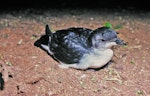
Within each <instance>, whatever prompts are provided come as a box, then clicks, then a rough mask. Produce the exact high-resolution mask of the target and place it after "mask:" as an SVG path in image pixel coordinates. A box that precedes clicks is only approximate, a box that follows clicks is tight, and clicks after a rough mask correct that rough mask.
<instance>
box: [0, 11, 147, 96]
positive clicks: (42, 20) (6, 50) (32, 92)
mask: <svg viewBox="0 0 150 96" xmlns="http://www.w3.org/2000/svg"><path fill="white" fill-rule="evenodd" d="M105 22H110V23H111V24H112V25H113V27H114V26H121V28H119V29H116V31H117V32H119V33H120V34H119V37H120V38H122V39H123V40H125V41H126V42H128V45H127V46H123V47H121V46H116V47H114V48H113V49H114V52H115V54H114V57H113V61H114V62H112V64H110V65H109V66H108V68H103V69H100V70H97V71H90V70H87V71H81V70H75V69H61V68H59V67H58V62H56V61H55V60H53V59H52V58H51V57H50V56H49V55H47V53H46V52H45V51H43V50H41V49H40V48H37V47H35V46H34V42H35V41H36V40H37V39H39V38H40V36H41V35H43V34H44V31H45V25H46V24H49V26H50V27H51V29H52V30H53V31H55V30H59V29H64V28H69V27H86V28H91V29H95V28H98V27H101V26H103V25H104V23H105ZM149 24H150V13H149V12H129V11H127V10H121V11H112V10H88V9H80V10H70V9H66V10H56V9H50V10H46V11H38V10H33V9H27V10H25V11H17V12H16V11H11V12H10V13H9V12H8V13H3V14H1V15H0V65H1V66H0V72H1V73H2V76H1V79H3V80H4V83H2V80H1V84H0V87H1V91H0V96H150V55H149V54H150V43H149V42H150V25H149ZM3 85H4V86H3Z"/></svg>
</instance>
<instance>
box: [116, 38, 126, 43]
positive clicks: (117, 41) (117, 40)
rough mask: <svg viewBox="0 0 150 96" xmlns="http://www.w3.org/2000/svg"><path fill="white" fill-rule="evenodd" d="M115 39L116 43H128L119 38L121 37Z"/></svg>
mask: <svg viewBox="0 0 150 96" xmlns="http://www.w3.org/2000/svg"><path fill="white" fill-rule="evenodd" d="M114 41H115V42H116V44H118V45H126V43H125V42H124V41H123V40H121V39H119V38H115V39H114Z"/></svg>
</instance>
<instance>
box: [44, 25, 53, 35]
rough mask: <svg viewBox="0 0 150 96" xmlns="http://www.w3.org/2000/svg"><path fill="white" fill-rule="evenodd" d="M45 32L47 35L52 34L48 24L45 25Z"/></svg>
mask: <svg viewBox="0 0 150 96" xmlns="http://www.w3.org/2000/svg"><path fill="white" fill-rule="evenodd" d="M45 34H46V35H47V36H51V35H52V31H51V30H50V28H49V26H48V24H47V25H46V26H45Z"/></svg>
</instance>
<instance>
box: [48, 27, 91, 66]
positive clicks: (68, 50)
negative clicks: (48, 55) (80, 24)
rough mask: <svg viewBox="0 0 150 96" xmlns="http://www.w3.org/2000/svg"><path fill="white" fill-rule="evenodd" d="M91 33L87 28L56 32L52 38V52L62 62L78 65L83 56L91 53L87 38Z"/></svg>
mask: <svg viewBox="0 0 150 96" xmlns="http://www.w3.org/2000/svg"><path fill="white" fill-rule="evenodd" d="M90 33H91V30H90V29H85V28H84V29H82V28H70V29H68V30H59V31H56V33H55V34H53V36H52V38H51V43H50V50H51V51H52V52H53V53H54V56H55V58H56V59H58V60H59V61H61V62H64V63H67V64H72V63H78V62H79V60H80V59H81V58H82V56H83V55H84V54H85V53H88V52H89V46H88V42H87V37H88V36H89V35H90Z"/></svg>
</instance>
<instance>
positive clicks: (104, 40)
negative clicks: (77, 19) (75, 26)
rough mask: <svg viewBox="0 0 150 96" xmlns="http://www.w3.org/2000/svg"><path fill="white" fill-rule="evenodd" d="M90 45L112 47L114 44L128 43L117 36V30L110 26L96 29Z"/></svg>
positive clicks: (90, 38)
mask: <svg viewBox="0 0 150 96" xmlns="http://www.w3.org/2000/svg"><path fill="white" fill-rule="evenodd" d="M89 40H90V45H91V46H92V47H94V48H98V49H99V48H111V47H112V46H114V45H125V44H126V43H125V42H124V41H123V40H121V39H120V38H118V37H117V32H116V31H114V30H113V29H111V28H108V27H101V28H97V29H95V30H94V31H93V32H92V33H91V35H90V37H89Z"/></svg>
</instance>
